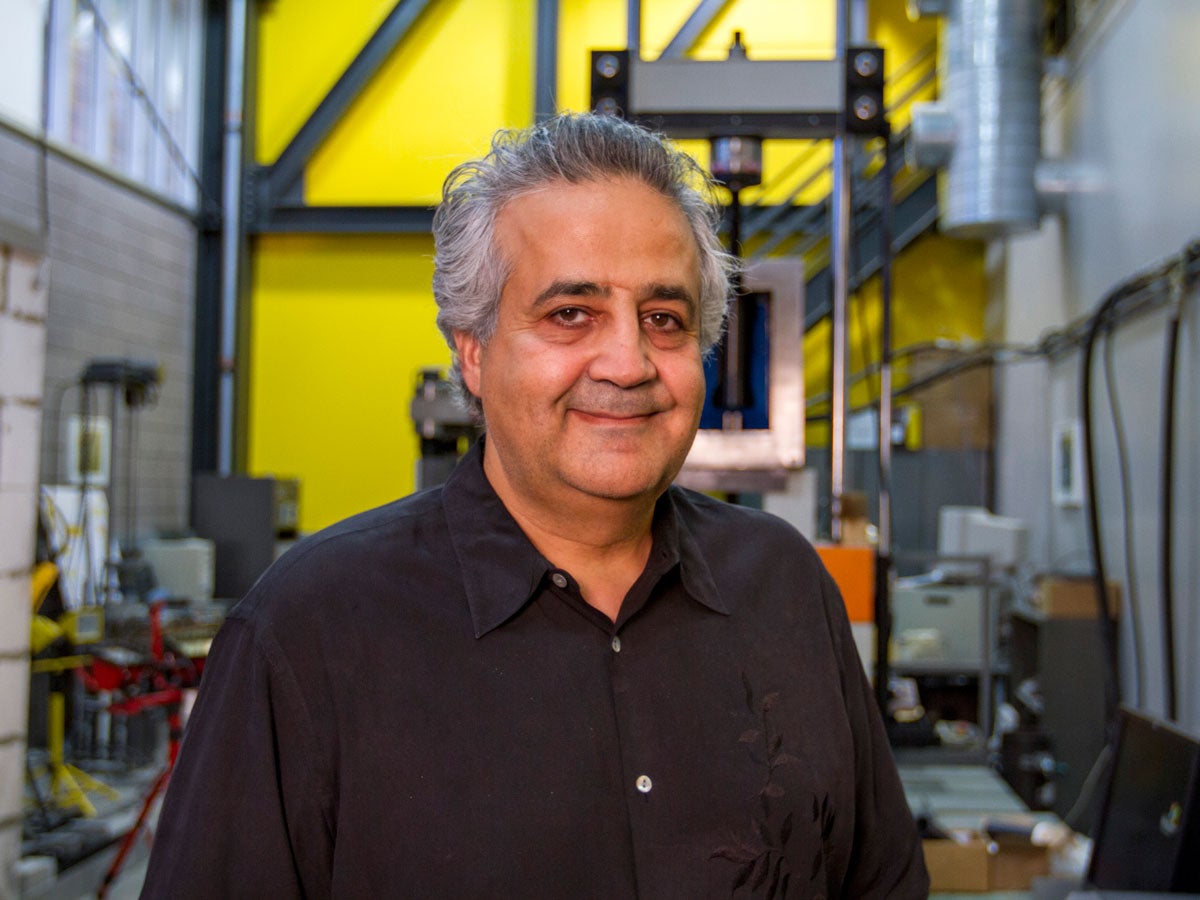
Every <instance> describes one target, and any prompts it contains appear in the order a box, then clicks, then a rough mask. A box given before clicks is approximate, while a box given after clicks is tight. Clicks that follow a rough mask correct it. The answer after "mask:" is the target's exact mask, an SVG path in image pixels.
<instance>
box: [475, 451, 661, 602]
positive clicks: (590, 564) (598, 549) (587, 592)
mask: <svg viewBox="0 0 1200 900" xmlns="http://www.w3.org/2000/svg"><path fill="white" fill-rule="evenodd" d="M488 457H489V455H488V454H487V453H485V454H484V466H483V468H484V472H485V474H487V476H488V480H489V481H490V482H491V484H492V488H493V490H495V492H496V494H497V496H499V498H500V500H501V502H502V503H504V506H505V508H506V509H508V511H509V514H510V515H512V517H513V519H515V520H516V522H517V524H518V525H519V526H520V527H521V530H522V531H523V532H525V536H526V537H528V538H529V540H530V543H532V544H533V545H534V546H535V547H536V548H537V549H538V551H539V552H540V553H541V554H542V555H543V556H545V557H546V559H548V560H550V562H551V563H552V564H553V565H554V566H556V567H557V568H560V569H565V570H566V571H568V572H570V573H571V575H572V577H573V578H574V579H575V580H576V581H577V582H579V587H580V591H581V592H582V594H583V599H584V600H585V601H587V603H588V604H589V605H590V606H593V607H595V608H596V609H598V610H600V612H602V613H604V614H605V615H606V616H608V618H609V619H611V620H613V621H616V618H617V614H618V612H620V609H621V603H622V601H623V600H624V599H625V595H626V594H627V593H628V592H629V589H630V588H631V587H632V586H633V583H634V582H635V581H637V579H638V576H640V575H641V574H642V570H643V569H645V567H646V560H647V559H649V557H650V549H651V545H652V544H653V538H652V536H651V525H652V524H653V521H654V506H655V503H656V501H657V499H658V498H657V497H637V498H631V499H609V498H605V497H592V496H586V495H574V496H572V497H571V498H569V499H565V498H558V499H557V500H555V501H554V502H546V500H551V499H552V498H530V497H526V496H524V495H523V494H521V493H520V492H517V491H515V490H513V489H512V486H511V485H510V483H509V482H508V479H507V478H505V475H504V471H503V469H502V467H500V466H499V465H496V464H491V465H489V462H488Z"/></svg>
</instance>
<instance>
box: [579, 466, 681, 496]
mask: <svg viewBox="0 0 1200 900" xmlns="http://www.w3.org/2000/svg"><path fill="white" fill-rule="evenodd" d="M678 471H679V469H678V467H677V466H676V467H673V468H671V469H670V470H668V471H664V470H661V469H659V470H656V471H643V472H637V473H633V472H628V471H625V472H620V473H613V474H612V476H611V477H605V476H604V475H602V474H597V473H594V472H592V473H586V474H581V475H580V477H579V478H577V479H574V481H575V485H574V486H575V487H576V488H577V489H578V490H581V491H583V492H584V493H587V494H590V495H591V496H593V497H599V498H601V499H604V500H637V499H639V498H646V497H653V498H654V499H656V500H657V499H658V497H659V495H660V494H662V492H663V491H665V490H666V489H667V487H668V486H669V485H670V484H671V482H672V481H673V480H674V479H675V475H676V474H678Z"/></svg>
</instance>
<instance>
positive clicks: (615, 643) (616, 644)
mask: <svg viewBox="0 0 1200 900" xmlns="http://www.w3.org/2000/svg"><path fill="white" fill-rule="evenodd" d="M612 648H613V653H620V652H621V639H620V638H619V637H617V636H616V635H615V634H614V635H613V639H612Z"/></svg>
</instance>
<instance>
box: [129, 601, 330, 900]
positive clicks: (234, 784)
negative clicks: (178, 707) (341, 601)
mask: <svg viewBox="0 0 1200 900" xmlns="http://www.w3.org/2000/svg"><path fill="white" fill-rule="evenodd" d="M315 733H316V732H315V729H314V728H313V727H312V721H311V716H310V715H309V710H308V706H307V704H306V703H305V698H304V693H303V691H302V690H301V688H300V686H299V684H298V683H297V681H296V678H295V675H294V672H293V669H292V667H291V665H290V664H289V663H288V661H287V659H286V658H285V656H284V654H283V653H282V651H281V650H280V648H279V645H278V644H277V643H276V642H275V641H274V640H273V639H272V638H271V637H270V634H269V631H267V629H265V628H264V627H263V626H262V625H261V624H259V623H256V622H253V621H246V620H241V619H229V620H227V621H226V623H225V625H224V626H223V627H222V630H221V632H220V633H219V634H218V636H217V638H216V640H215V641H214V644H213V649H212V652H211V653H210V655H209V659H208V662H207V664H206V666H205V670H204V676H203V678H202V681H201V687H200V692H199V696H198V698H197V701H196V705H195V708H194V710H193V712H192V716H191V719H190V721H189V722H188V726H187V731H186V734H185V737H184V741H183V745H182V747H181V749H180V755H179V758H178V760H177V762H176V766H175V770H174V772H173V773H172V775H171V780H170V786H169V788H168V790H167V795H166V800H165V801H164V804H163V810H162V815H161V816H160V819H159V825H158V829H157V832H156V834H155V838H154V844H153V849H152V851H151V856H150V863H149V868H148V871H147V875H146V881H145V885H144V887H143V890H142V895H141V896H142V897H143V898H160V897H161V898H172V900H187V898H201V897H203V898H211V897H247V898H249V897H255V898H259V897H271V898H288V897H302V896H308V897H314V896H317V897H319V896H329V894H330V863H331V859H332V853H333V827H332V821H331V815H330V813H329V810H330V809H331V805H330V804H329V803H328V802H327V801H328V796H329V791H328V788H327V785H326V784H324V783H323V782H322V780H321V779H320V778H319V777H318V774H317V770H318V767H317V765H316V760H317V758H318V757H317V750H318V747H317V745H316V741H317V740H318V738H317V737H315Z"/></svg>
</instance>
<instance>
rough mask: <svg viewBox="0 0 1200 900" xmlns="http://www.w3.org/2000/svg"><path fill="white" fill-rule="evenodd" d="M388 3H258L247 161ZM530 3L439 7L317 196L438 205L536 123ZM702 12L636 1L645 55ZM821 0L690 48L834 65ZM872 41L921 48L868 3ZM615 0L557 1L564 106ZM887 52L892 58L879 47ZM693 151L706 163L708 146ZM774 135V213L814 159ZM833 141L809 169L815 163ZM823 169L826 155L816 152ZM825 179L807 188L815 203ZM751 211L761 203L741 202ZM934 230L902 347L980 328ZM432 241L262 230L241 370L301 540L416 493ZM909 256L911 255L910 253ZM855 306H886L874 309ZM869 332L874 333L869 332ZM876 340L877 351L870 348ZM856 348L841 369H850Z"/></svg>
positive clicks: (909, 29)
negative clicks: (507, 133) (296, 512)
mask: <svg viewBox="0 0 1200 900" xmlns="http://www.w3.org/2000/svg"><path fill="white" fill-rule="evenodd" d="M393 5H394V0H344V2H342V3H340V4H339V5H338V8H337V10H336V13H335V12H334V11H333V10H332V9H331V7H330V6H329V4H327V3H324V2H319V0H283V2H274V3H265V4H258V5H257V6H256V9H258V10H259V15H260V22H259V25H260V30H259V71H258V79H257V87H258V96H257V107H258V108H257V119H256V122H255V129H254V134H255V137H256V142H257V147H256V156H257V158H258V159H259V160H260V161H261V162H264V163H269V162H270V161H271V160H273V159H275V158H276V157H277V156H278V154H279V152H280V151H281V150H282V149H283V147H285V146H286V145H287V143H288V141H289V140H290V139H291V137H292V136H293V135H294V133H295V131H296V129H297V128H299V127H300V125H301V124H302V123H303V122H304V121H305V119H306V118H307V117H308V116H309V114H310V113H311V112H312V110H313V109H314V108H315V107H316V105H317V103H318V102H319V101H320V100H321V98H322V97H323V96H324V95H325V93H326V92H327V91H328V90H329V88H330V87H331V86H332V85H333V83H334V82H335V81H336V79H337V77H338V76H339V75H340V74H341V72H342V71H343V70H344V69H345V67H346V66H347V65H348V64H349V62H350V61H351V60H352V59H353V58H354V56H355V54H356V53H357V52H358V50H359V49H360V47H361V46H362V44H363V42H364V41H365V40H366V39H367V38H368V37H369V36H370V34H371V33H372V32H373V31H374V30H375V28H376V27H377V26H378V25H379V23H380V22H381V21H382V20H383V18H384V16H386V14H387V13H388V12H389V11H390V10H391V8H392V6H393ZM535 6H536V4H535V0H505V2H496V0H439V2H436V3H433V4H431V5H430V7H429V8H428V10H427V11H426V13H425V14H424V15H423V16H422V18H421V20H420V21H419V22H418V24H417V26H416V27H415V28H414V29H413V31H412V32H410V34H409V35H408V37H407V39H406V41H405V42H404V44H403V45H402V46H401V47H400V48H399V50H398V52H397V53H396V54H395V55H394V56H393V57H392V58H391V59H389V60H388V62H387V63H386V64H385V65H384V66H383V68H382V70H381V71H380V73H379V74H378V76H377V77H376V78H375V79H374V80H373V81H372V83H371V84H370V86H369V87H368V88H367V89H366V90H365V91H364V92H363V94H362V96H361V97H360V98H359V99H358V101H357V102H356V103H355V104H354V105H353V106H352V107H351V109H350V110H349V112H348V113H347V115H346V116H345V118H344V119H343V120H342V121H341V122H340V123H339V124H338V126H337V127H336V128H335V129H334V131H333V133H332V134H331V135H330V137H329V139H328V140H327V141H326V142H325V143H324V145H323V146H322V147H321V148H320V150H319V151H318V152H317V154H316V155H315V157H314V159H313V160H312V162H311V164H310V165H309V167H308V170H307V172H306V173H305V198H306V200H307V201H308V202H309V203H311V204H402V205H432V204H433V203H435V202H436V201H437V198H438V195H439V193H440V186H441V182H442V179H443V178H444V177H445V175H446V173H447V172H448V171H449V170H450V169H451V168H452V167H453V166H454V165H456V164H457V163H458V162H460V161H462V160H464V159H466V158H469V157H472V156H475V155H478V154H479V153H481V152H483V151H484V150H485V149H486V147H487V144H488V141H489V139H490V136H491V135H492V133H493V132H494V131H495V130H496V129H497V128H500V127H520V126H524V125H526V124H528V123H529V122H530V121H531V120H532V117H533V87H534V80H533V77H534V71H533V68H534V38H535V34H534V20H535ZM695 6H696V0H644V2H643V22H642V43H643V55H644V56H647V57H653V56H656V55H657V54H658V53H659V52H660V51H661V49H662V48H663V47H664V46H665V45H666V43H667V41H668V40H669V39H670V38H671V37H672V36H673V35H674V34H675V32H676V30H677V29H678V28H679V26H680V25H682V24H683V22H684V21H685V20H686V18H687V16H688V15H689V14H690V12H691V11H692V10H693V9H694V8H695ZM835 6H836V5H835V4H834V3H833V2H831V0H737V2H734V3H731V4H730V5H729V7H728V8H727V9H726V10H725V12H723V13H722V15H721V16H720V17H719V18H718V20H717V21H716V22H714V24H713V26H712V27H711V28H709V29H708V30H707V32H706V33H705V35H703V37H702V40H701V42H700V45H699V47H698V49H697V52H696V55H697V56H699V57H702V58H709V59H716V58H722V57H724V55H725V53H726V49H727V48H728V46H729V44H730V42H731V40H732V33H733V31H734V30H735V29H739V30H741V31H743V32H744V40H745V42H746V44H747V45H748V46H749V48H750V54H751V57H752V58H759V59H767V58H802V57H818V58H822V57H828V56H830V55H831V54H832V48H833V42H834V11H835ZM875 6H876V7H879V8H880V10H881V11H880V12H879V13H878V14H876V15H873V17H872V23H871V26H872V29H873V33H874V34H877V35H878V36H879V37H880V39H882V40H885V41H887V42H889V47H890V46H891V44H893V43H894V44H895V47H896V48H897V49H896V51H895V52H894V53H893V55H892V56H891V57H890V59H889V66H891V65H895V64H898V63H899V62H900V61H901V60H902V59H904V58H907V56H909V55H910V54H911V52H912V48H914V47H917V46H920V45H921V43H922V42H925V41H927V40H928V39H929V38H930V37H931V36H932V31H931V26H930V25H929V24H928V23H917V24H916V25H912V24H909V23H907V20H905V19H904V17H903V14H902V11H901V8H902V4H899V3H892V2H890V0H885V2H883V3H882V5H881V4H880V3H879V2H877V3H876V4H875ZM625 10H626V3H625V0H562V4H561V10H560V16H559V65H558V73H557V75H558V77H557V84H558V90H557V101H558V107H559V108H560V109H574V110H581V109H584V108H586V106H587V103H588V61H589V57H588V51H589V50H590V49H592V48H599V47H623V46H625V39H626V22H625ZM889 52H892V51H891V50H889ZM684 146H685V149H688V150H689V152H693V153H694V154H695V155H696V156H697V157H698V158H699V159H700V160H701V162H706V161H707V146H706V145H705V144H704V143H703V142H687V143H686V144H685V145H684ZM806 146H807V145H806V143H805V142H799V141H787V142H784V141H779V142H769V143H768V145H767V147H766V148H765V161H766V165H767V182H768V185H767V186H766V188H765V190H764V191H763V192H760V194H761V195H763V196H765V198H766V199H767V200H768V201H769V202H779V201H781V200H784V199H786V198H787V197H788V195H789V194H790V193H791V191H792V190H793V188H794V187H795V184H796V182H797V180H798V179H799V177H800V175H799V174H797V175H793V176H790V177H788V178H782V179H779V178H774V177H773V176H774V175H775V174H776V173H778V172H779V171H780V170H781V169H782V168H783V167H785V166H786V165H787V164H788V163H789V162H790V161H791V160H792V159H794V158H795V157H796V155H797V154H798V153H800V152H802V151H803V150H804V149H805V147H806ZM827 156H828V148H827V147H824V146H823V147H820V148H819V150H818V153H817V154H816V155H815V157H814V160H813V161H812V162H810V164H809V165H808V166H806V167H805V169H804V171H811V167H812V166H813V165H816V164H817V163H818V161H819V159H824V158H827ZM818 158H819V159H818ZM827 190H828V181H827V180H825V179H821V180H819V181H818V182H817V183H816V184H815V185H813V186H812V187H811V188H810V189H809V190H808V191H806V192H805V193H804V194H802V195H801V196H800V198H799V199H800V201H801V202H811V201H813V200H816V199H818V198H819V197H820V196H821V195H823V194H824V193H825V192H826V191H827ZM745 199H746V200H747V201H749V202H753V201H754V200H755V199H756V197H755V195H754V194H753V193H752V192H747V195H746V196H745ZM973 252H975V251H972V250H969V249H968V250H964V249H962V246H961V245H953V246H951V245H950V242H944V241H942V240H941V239H938V238H926V239H925V240H924V241H923V242H922V243H921V244H920V245H919V246H918V248H917V249H916V250H915V251H911V253H912V256H911V257H906V258H904V259H902V260H901V261H900V263H899V264H898V266H897V274H896V285H897V303H896V306H897V319H898V322H897V337H896V345H897V346H899V345H901V344H902V343H904V342H906V341H907V340H909V339H910V338H913V337H917V336H920V337H927V336H930V335H932V334H935V333H937V334H943V333H944V334H947V335H951V336H961V335H963V334H968V333H970V334H974V331H973V329H975V327H976V321H977V320H980V321H981V318H982V309H983V302H982V288H981V286H980V284H979V283H977V279H976V277H975V276H976V273H977V272H978V273H979V274H980V277H981V273H982V261H981V258H980V259H977V258H976V257H974V256H972V255H971V254H972V253H973ZM432 253H433V248H432V243H431V241H430V239H429V238H427V237H423V236H422V237H417V236H410V237H378V236H374V237H365V236H341V237H317V236H297V235H273V236H268V237H264V238H261V239H259V240H257V241H256V242H255V245H254V247H253V256H254V259H253V265H252V285H251V296H250V348H251V357H250V361H249V366H250V371H249V376H248V382H249V396H250V408H249V410H248V414H247V415H248V427H249V431H250V433H249V435H248V458H249V469H250V471H251V472H252V473H256V474H263V473H276V474H279V475H289V476H296V477H299V478H300V479H301V491H302V499H301V520H300V526H301V528H302V529H303V530H306V531H311V530H315V529H317V528H320V527H323V526H325V525H328V524H330V523H332V522H333V521H336V520H337V519H339V518H342V517H344V516H346V515H349V514H352V513H354V512H356V511H358V510H362V509H365V508H368V507H370V506H374V505H378V504H380V503H385V502H387V501H389V500H391V499H393V498H395V497H397V496H400V495H402V494H405V493H408V492H409V491H411V490H412V488H413V484H414V475H413V473H414V470H415V465H416V460H417V440H416V437H415V434H414V433H413V428H412V423H411V420H410V417H409V414H408V404H409V401H410V399H411V397H412V392H413V386H414V383H415V378H416V372H417V371H418V370H419V369H420V368H422V367H424V366H429V365H445V364H447V363H448V362H449V351H448V349H447V348H446V346H445V343H444V342H443V341H442V339H441V336H440V335H439V334H438V332H437V330H436V327H435V326H434V324H433V318H434V311H435V310H434V304H433V300H432V295H431V291H430V278H431V275H432ZM910 260H911V261H910ZM870 292H871V288H870V286H868V288H867V289H866V290H865V291H864V297H865V298H867V299H864V300H861V301H857V304H856V306H857V305H861V304H865V306H864V307H863V308H864V309H866V310H868V311H867V312H865V313H863V314H862V315H861V316H860V318H863V319H864V321H866V320H869V319H870V318H871V316H872V315H875V313H871V312H870V311H869V310H871V309H875V310H877V304H876V305H873V304H872V302H871V301H870V299H869V295H870ZM868 330H870V329H868ZM871 340H876V339H875V338H873V337H872V338H871ZM860 343H861V342H860V341H859V340H858V339H857V338H855V340H854V344H855V347H856V349H855V350H854V354H855V355H853V356H852V367H854V368H857V367H858V366H859V365H860V364H861V360H859V358H858V356H857V354H858V349H857V347H858V346H859V345H860ZM826 345H827V338H824V339H822V338H821V337H820V336H819V335H816V336H813V337H812V338H810V340H809V341H808V342H807V343H806V353H807V354H808V360H809V362H808V370H809V373H810V374H809V378H808V380H809V390H810V391H814V390H821V389H823V388H822V387H821V386H820V384H819V376H818V374H817V373H818V372H820V371H822V370H823V369H824V368H825V366H826V362H825V358H824V357H825V350H824V349H822V348H824V347H825V346H826Z"/></svg>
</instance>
